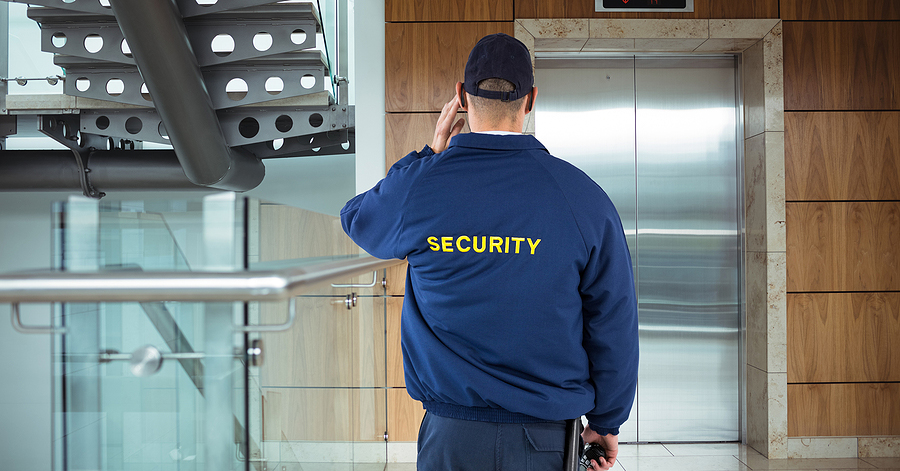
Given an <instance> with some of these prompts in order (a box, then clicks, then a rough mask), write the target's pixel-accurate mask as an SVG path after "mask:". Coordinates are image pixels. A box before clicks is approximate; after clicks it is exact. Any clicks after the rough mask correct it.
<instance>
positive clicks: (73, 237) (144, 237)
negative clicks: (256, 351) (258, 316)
mask: <svg viewBox="0 0 900 471" xmlns="http://www.w3.org/2000/svg"><path fill="white" fill-rule="evenodd" d="M244 204H245V201H244V199H243V198H237V197H236V196H235V195H234V194H231V193H225V194H216V195H211V196H207V197H204V198H202V199H201V198H198V199H196V200H178V201H150V200H148V201H120V202H116V201H104V202H98V201H96V200H89V199H85V198H80V197H73V198H72V199H70V200H69V201H67V202H65V203H62V204H59V205H58V206H57V209H56V210H57V211H58V214H59V216H58V217H57V220H58V221H59V224H60V227H59V228H57V229H56V230H55V233H56V234H57V238H58V239H59V242H58V243H57V244H56V247H57V248H58V252H57V254H56V257H57V265H58V266H59V267H60V268H62V269H65V270H67V271H85V272H87V271H97V270H144V271H152V270H164V271H181V270H217V271H223V270H224V271H230V270H240V269H243V267H244V262H245V256H244V233H245V227H244V217H243V215H244ZM244 311H245V309H244V306H243V304H241V303H102V304H96V303H95V304H66V305H63V306H61V308H60V312H61V315H62V318H63V322H64V324H65V325H66V326H67V327H68V328H69V333H68V334H67V335H66V336H65V337H63V338H62V340H60V341H59V342H58V343H57V345H56V347H57V348H56V350H55V352H54V360H55V363H56V365H55V372H56V374H57V377H56V378H54V381H55V386H56V388H57V390H58V391H59V392H58V393H56V397H57V406H58V407H59V408H58V409H57V411H56V412H57V413H56V414H55V416H56V420H55V424H56V426H57V430H55V433H54V437H58V438H57V443H56V444H55V446H54V450H56V451H57V453H58V454H57V455H56V457H55V463H56V467H57V469H102V470H118V469H129V470H132V469H133V470H145V469H146V470H150V469H153V470H157V469H159V470H169V469H172V470H205V469H216V470H227V469H247V463H248V462H247V461H246V459H245V457H246V456H247V455H248V451H247V446H248V443H247V432H246V427H245V425H244V424H245V423H246V412H247V408H246V405H245V404H246V395H247V388H246V385H245V378H246V367H245V365H244V364H243V363H242V361H241V360H242V358H243V357H242V356H240V357H236V355H235V350H236V348H237V347H239V349H238V351H243V350H244V347H243V345H244V336H243V335H235V333H234V330H233V327H232V326H233V324H234V323H235V322H236V321H240V322H242V321H243V316H244ZM157 355H158V356H157ZM138 358H141V359H143V361H142V362H137V361H136V360H137V359H138ZM251 448H252V446H251Z"/></svg>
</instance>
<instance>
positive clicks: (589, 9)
mask: <svg viewBox="0 0 900 471" xmlns="http://www.w3.org/2000/svg"><path fill="white" fill-rule="evenodd" d="M593 16H594V0H568V1H564V2H548V1H546V0H516V19H520V18H591V17H593Z"/></svg>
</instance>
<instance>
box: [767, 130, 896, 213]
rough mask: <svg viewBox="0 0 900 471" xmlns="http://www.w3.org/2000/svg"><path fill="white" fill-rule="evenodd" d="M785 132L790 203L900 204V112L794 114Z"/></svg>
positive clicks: (786, 191)
mask: <svg viewBox="0 0 900 471" xmlns="http://www.w3.org/2000/svg"><path fill="white" fill-rule="evenodd" d="M784 127H785V165H784V167H785V168H784V170H785V180H786V185H785V195H786V197H787V200H788V201H792V200H794V201H796V200H806V201H809V200H900V112H828V113H825V112H790V113H785V116H784Z"/></svg>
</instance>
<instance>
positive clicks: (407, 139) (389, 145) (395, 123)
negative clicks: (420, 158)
mask: <svg viewBox="0 0 900 471" xmlns="http://www.w3.org/2000/svg"><path fill="white" fill-rule="evenodd" d="M465 115H466V114H465V113H462V114H460V115H459V116H460V117H465ZM439 116H440V113H388V114H387V115H386V116H385V119H384V121H385V135H384V151H385V162H384V168H385V170H389V169H390V168H391V165H394V163H396V162H397V161H398V160H400V159H402V158H403V157H404V156H406V154H409V153H410V152H412V151H420V150H422V148H423V147H425V146H426V145H429V144H431V140H432V138H433V137H434V127H435V126H436V125H437V121H438V117H439Z"/></svg>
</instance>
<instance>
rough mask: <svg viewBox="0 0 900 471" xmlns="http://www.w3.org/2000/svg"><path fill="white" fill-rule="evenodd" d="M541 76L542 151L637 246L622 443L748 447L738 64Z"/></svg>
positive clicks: (636, 65)
mask: <svg viewBox="0 0 900 471" xmlns="http://www.w3.org/2000/svg"><path fill="white" fill-rule="evenodd" d="M535 74H536V75H535V76H536V82H537V86H538V88H539V91H540V93H539V95H538V98H539V99H538V100H537V103H536V107H535V110H536V118H535V119H536V121H535V129H536V132H537V137H538V139H540V140H541V141H542V142H543V143H544V144H545V145H546V146H547V148H548V149H549V150H550V152H551V153H552V154H554V155H556V156H558V157H560V158H563V159H566V160H569V161H571V162H573V163H574V164H576V165H578V166H579V167H580V168H582V169H583V170H585V171H586V172H587V173H588V174H589V175H591V176H592V177H593V178H594V179H595V180H596V181H597V182H598V183H599V184H600V186H602V187H603V188H604V189H605V190H607V192H608V193H609V194H610V197H611V198H612V199H613V202H614V203H615V204H616V207H617V208H618V210H619V213H620V216H621V217H622V220H623V223H624V224H625V230H626V233H627V234H628V236H629V248H630V249H631V251H632V252H631V255H632V262H633V264H634V266H635V278H636V289H637V293H638V304H639V315H640V335H641V369H640V377H639V382H638V395H637V400H636V407H635V408H634V410H633V411H632V417H631V419H629V421H628V423H626V425H625V427H623V429H622V434H621V435H620V440H622V441H635V440H639V441H731V440H738V439H740V428H741V427H740V378H739V372H740V348H739V346H740V337H739V333H740V310H739V307H740V304H739V289H738V288H739V283H740V280H741V278H742V277H741V267H740V264H739V260H740V249H741V245H740V225H741V223H740V220H739V200H738V190H739V186H738V174H737V169H738V167H739V166H738V159H739V155H738V151H737V125H738V123H737V122H736V119H737V118H736V117H737V99H736V96H735V89H736V87H735V79H736V78H735V61H734V59H732V58H679V59H660V58H640V57H639V58H619V59H599V60H598V59H577V60H573V59H565V60H562V59H539V60H538V61H536V72H535ZM629 77H630V78H631V83H630V84H627V83H626V82H627V81H628V78H629ZM624 123H630V124H628V125H626V124H624Z"/></svg>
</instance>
